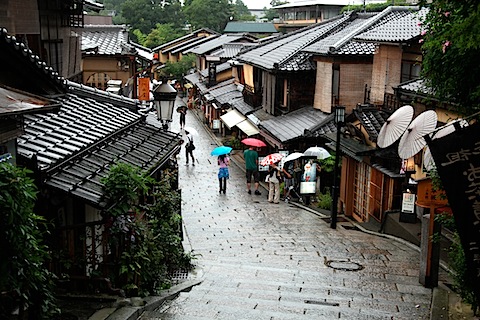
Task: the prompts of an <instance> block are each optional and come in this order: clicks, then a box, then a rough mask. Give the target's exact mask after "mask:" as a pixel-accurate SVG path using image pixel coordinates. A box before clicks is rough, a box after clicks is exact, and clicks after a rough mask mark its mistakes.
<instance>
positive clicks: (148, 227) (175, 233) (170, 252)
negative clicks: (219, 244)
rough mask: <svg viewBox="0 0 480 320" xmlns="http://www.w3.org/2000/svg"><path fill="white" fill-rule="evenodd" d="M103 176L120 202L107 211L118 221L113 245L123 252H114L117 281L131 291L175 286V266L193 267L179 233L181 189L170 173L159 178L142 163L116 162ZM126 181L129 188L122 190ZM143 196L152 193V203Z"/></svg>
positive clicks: (146, 291) (147, 291)
mask: <svg viewBox="0 0 480 320" xmlns="http://www.w3.org/2000/svg"><path fill="white" fill-rule="evenodd" d="M102 182H104V184H105V190H106V194H108V195H109V196H110V199H109V200H110V201H111V203H116V204H117V205H116V206H113V207H112V208H111V209H110V210H109V211H108V212H107V214H109V216H110V217H111V220H112V221H113V222H112V223H111V227H109V232H110V246H112V247H114V248H116V249H118V252H119V256H117V257H114V259H115V262H116V263H118V265H120V268H119V271H118V274H113V275H111V279H112V281H113V282H115V285H116V286H118V287H122V288H123V289H124V290H125V292H126V293H127V295H140V296H146V295H150V294H156V293H158V292H159V290H162V289H165V288H168V287H169V286H170V280H169V275H170V273H171V272H173V271H175V270H178V269H186V270H191V268H192V263H191V260H192V258H193V257H192V255H191V254H189V253H186V252H184V250H183V246H182V239H181V236H180V235H181V216H180V209H181V198H180V193H179V192H178V191H177V190H173V187H172V185H173V183H174V181H173V180H172V175H171V174H169V173H168V172H166V173H165V174H164V176H163V178H162V180H161V181H155V180H154V179H153V178H151V177H149V176H148V175H147V174H146V173H142V172H141V171H140V170H139V169H138V168H135V167H133V166H131V165H127V164H117V165H115V166H113V167H112V168H111V170H110V173H109V174H108V175H107V176H106V177H105V179H103V180H102ZM124 184H126V185H128V187H129V190H128V191H126V192H124V193H122V192H121V190H122V189H124V188H125V186H124ZM141 196H148V197H149V198H150V200H151V201H150V204H149V205H143V204H141V201H139V200H140V199H141V198H142V197H141ZM112 252H117V250H113V249H112Z"/></svg>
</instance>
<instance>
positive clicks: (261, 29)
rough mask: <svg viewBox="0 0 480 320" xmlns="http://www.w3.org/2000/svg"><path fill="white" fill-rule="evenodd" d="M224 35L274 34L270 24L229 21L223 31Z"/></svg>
mask: <svg viewBox="0 0 480 320" xmlns="http://www.w3.org/2000/svg"><path fill="white" fill-rule="evenodd" d="M223 32H224V33H229V32H230V33H242V32H249V33H276V32H278V31H277V29H275V25H274V24H273V23H270V22H251V21H249V22H241V21H230V22H228V23H227V26H226V27H225V29H224V30H223Z"/></svg>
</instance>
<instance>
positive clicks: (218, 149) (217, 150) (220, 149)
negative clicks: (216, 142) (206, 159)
mask: <svg viewBox="0 0 480 320" xmlns="http://www.w3.org/2000/svg"><path fill="white" fill-rule="evenodd" d="M231 151H232V148H231V147H227V146H220V147H216V148H215V149H213V150H212V152H210V155H212V156H221V155H222V154H229V153H230V152H231Z"/></svg>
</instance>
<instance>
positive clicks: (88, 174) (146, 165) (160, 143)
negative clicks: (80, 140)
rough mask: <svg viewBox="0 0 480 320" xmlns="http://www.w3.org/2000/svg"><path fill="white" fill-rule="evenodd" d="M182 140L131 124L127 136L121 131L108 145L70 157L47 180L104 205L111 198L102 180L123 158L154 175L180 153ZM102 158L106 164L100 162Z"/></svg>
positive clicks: (151, 128) (85, 198)
mask: <svg viewBox="0 0 480 320" xmlns="http://www.w3.org/2000/svg"><path fill="white" fill-rule="evenodd" d="M131 136H134V139H131V140H129V139H128V137H131ZM179 140H180V135H179V134H178V133H173V132H165V131H163V129H161V128H155V127H152V126H149V125H147V124H145V123H143V124H141V123H139V124H137V125H135V126H133V127H130V128H129V130H128V131H125V132H124V133H123V135H122V134H120V136H119V137H118V139H117V138H110V139H109V141H108V143H105V145H103V146H102V145H97V146H95V148H93V149H92V150H89V152H86V153H84V154H83V155H82V157H80V158H78V159H70V161H69V162H68V163H66V166H65V169H64V170H55V171H52V172H49V174H48V175H47V178H46V181H45V183H46V184H47V185H49V186H50V187H53V188H57V189H60V190H62V191H64V192H67V193H68V194H70V195H72V196H74V197H79V198H81V199H82V200H84V201H86V202H88V203H90V204H92V205H93V206H95V207H100V208H104V207H105V206H107V204H108V199H106V198H105V196H104V194H103V190H102V184H101V183H100V182H99V179H100V177H101V176H103V175H105V173H106V171H108V168H109V167H110V165H112V164H113V163H115V162H116V161H117V160H121V161H124V162H126V163H130V164H133V165H136V166H139V167H140V168H142V169H143V170H146V172H147V173H148V174H150V175H152V174H154V173H155V172H156V171H157V170H158V169H160V168H161V167H163V166H164V164H165V163H167V162H168V161H169V159H170V158H171V156H172V155H173V154H175V153H176V152H178V149H179V148H180V145H179V144H178V142H179ZM118 142H121V143H120V144H118ZM125 146H126V148H125ZM119 147H121V148H119ZM137 148H144V149H145V150H147V149H148V150H149V152H148V154H147V155H145V154H142V156H139V154H138V150H137ZM153 150H156V151H153ZM96 158H97V159H96ZM99 159H101V162H103V164H101V163H98V161H99ZM87 164H88V168H87ZM76 168H77V169H76Z"/></svg>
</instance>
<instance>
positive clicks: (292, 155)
mask: <svg viewBox="0 0 480 320" xmlns="http://www.w3.org/2000/svg"><path fill="white" fill-rule="evenodd" d="M302 156H303V153H300V152H294V153H290V154H289V155H288V156H286V157H285V158H283V159H282V163H285V162H288V161H293V160H297V159H298V158H300V157H302Z"/></svg>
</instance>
